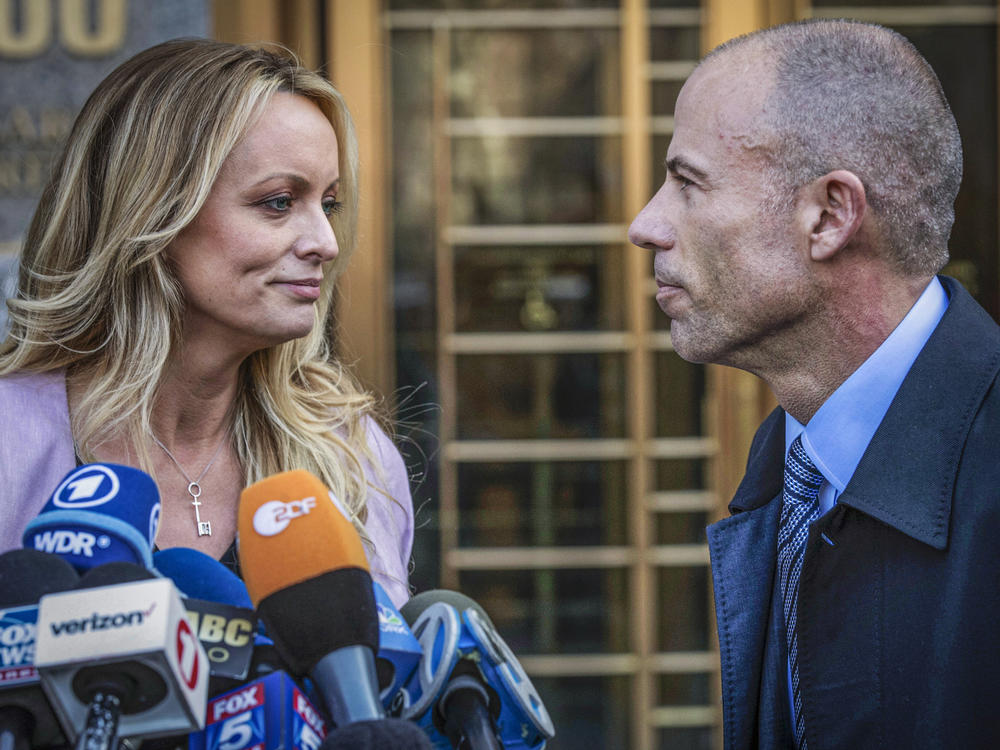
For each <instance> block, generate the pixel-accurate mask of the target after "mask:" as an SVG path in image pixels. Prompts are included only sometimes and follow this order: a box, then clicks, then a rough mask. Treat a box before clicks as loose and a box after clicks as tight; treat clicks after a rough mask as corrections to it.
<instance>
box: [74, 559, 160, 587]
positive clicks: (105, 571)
mask: <svg viewBox="0 0 1000 750" xmlns="http://www.w3.org/2000/svg"><path fill="white" fill-rule="evenodd" d="M150 578H156V575H155V574H153V573H151V572H150V571H149V570H148V569H147V568H144V567H143V566H141V565H139V564H138V563H132V562H122V561H119V562H109V563H104V564H103V565H98V566H97V567H96V568H91V569H90V570H88V571H87V572H86V573H84V574H83V575H82V576H80V582H79V583H77V584H76V586H75V587H74V588H78V589H96V588H100V587H101V586H113V585H115V584H116V583H132V582H133V581H148V580H149V579H150Z"/></svg>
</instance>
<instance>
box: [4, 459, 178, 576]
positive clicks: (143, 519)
mask: <svg viewBox="0 0 1000 750" xmlns="http://www.w3.org/2000/svg"><path fill="white" fill-rule="evenodd" d="M159 523H160V493H159V491H158V490H157V489H156V483H155V482H154V481H153V478H152V477H150V476H149V474H146V473H145V472H143V471H139V470H138V469H133V468H132V467H131V466H120V465H118V464H85V465H84V466H80V467H77V468H76V469H74V470H73V471H71V472H70V473H69V474H67V475H66V477H65V478H64V479H63V481H62V482H61V483H60V484H59V486H58V487H56V490H55V492H53V493H52V496H51V497H50V498H49V500H48V502H47V503H46V504H45V507H43V508H42V512H41V513H39V514H38V516H37V517H36V518H34V519H32V520H31V521H30V522H29V523H28V525H27V527H25V530H24V535H23V537H22V543H23V545H24V546H25V547H26V548H30V549H37V550H40V551H42V552H51V553H54V554H57V555H59V556H60V557H62V558H63V559H64V560H66V561H67V562H69V563H70V564H72V565H73V566H74V567H75V568H76V569H77V570H79V571H80V572H83V571H85V570H89V569H90V568H93V567H95V566H97V565H103V564H104V563H109V562H117V561H121V562H132V563H137V564H139V565H143V566H145V567H147V568H148V567H150V566H151V565H152V546H153V540H154V539H155V538H156V529H157V527H158V526H159Z"/></svg>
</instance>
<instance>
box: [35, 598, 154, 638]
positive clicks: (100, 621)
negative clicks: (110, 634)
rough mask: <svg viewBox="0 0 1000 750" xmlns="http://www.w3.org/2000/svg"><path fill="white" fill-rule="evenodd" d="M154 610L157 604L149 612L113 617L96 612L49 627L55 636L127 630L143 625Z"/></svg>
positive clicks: (51, 624)
mask: <svg viewBox="0 0 1000 750" xmlns="http://www.w3.org/2000/svg"><path fill="white" fill-rule="evenodd" d="M154 609H156V602H153V603H152V604H150V605H149V609H147V610H141V609H136V610H133V611H131V612H116V613H115V614H112V615H99V614H97V613H96V612H95V613H94V614H92V615H91V616H90V617H81V618H80V619H77V620H63V621H62V622H53V623H49V627H50V628H52V635H54V636H58V635H75V634H77V633H86V632H88V631H91V632H92V631H97V630H113V629H115V628H127V627H129V626H131V625H142V623H143V622H144V620H145V619H146V618H147V617H149V616H150V615H151V614H153V610H154Z"/></svg>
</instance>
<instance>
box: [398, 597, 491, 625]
mask: <svg viewBox="0 0 1000 750" xmlns="http://www.w3.org/2000/svg"><path fill="white" fill-rule="evenodd" d="M438 602H444V603H445V604H450V605H451V606H452V607H454V608H455V611H457V612H459V613H462V612H464V611H465V610H467V609H474V610H476V612H478V613H479V614H480V615H481V616H482V617H483V618H484V619H485V620H486V621H487V622H488V623H490V624H491V625H492V624H493V621H492V620H491V619H490V616H489V615H488V614H486V610H484V609H483V608H482V607H481V606H479V603H478V602H476V601H475V600H474V599H470V598H469V597H467V596H466V595H465V594H460V593H458V592H457V591H451V590H449V589H431V590H430V591H422V592H420V593H419V594H417V595H416V596H414V597H413V598H412V599H410V600H409V601H408V602H406V604H404V605H403V606H402V607H401V608H400V610H399V614H401V615H402V616H403V619H404V620H406V623H407V624H408V625H412V624H413V623H414V622H416V621H417V618H418V617H420V615H421V614H423V611H424V610H425V609H427V608H428V607H429V606H431V605H432V604H437V603H438Z"/></svg>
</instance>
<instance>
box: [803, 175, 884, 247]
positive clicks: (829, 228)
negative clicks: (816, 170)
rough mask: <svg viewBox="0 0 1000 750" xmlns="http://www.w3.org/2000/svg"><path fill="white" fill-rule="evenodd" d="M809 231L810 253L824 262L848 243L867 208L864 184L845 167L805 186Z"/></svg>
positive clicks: (805, 204) (804, 193)
mask: <svg viewBox="0 0 1000 750" xmlns="http://www.w3.org/2000/svg"><path fill="white" fill-rule="evenodd" d="M799 210H800V212H801V217H802V221H803V224H804V228H805V229H806V231H807V232H808V234H809V255H810V257H811V258H812V260H814V261H817V262H823V261H827V260H830V259H831V258H833V257H834V256H835V255H836V254H837V253H838V252H839V251H840V250H842V249H843V248H844V247H846V246H847V244H848V243H849V242H850V241H851V239H852V238H853V237H854V235H855V234H857V232H858V230H859V229H860V228H861V223H862V222H863V221H864V218H865V214H866V213H867V211H868V201H867V199H866V197H865V186H864V184H863V183H862V182H861V180H860V178H859V177H858V176H857V175H856V174H854V173H853V172H849V171H847V170H846V169H837V170H834V171H833V172H828V173H827V174H825V175H823V176H822V177H820V178H818V179H816V180H814V181H813V182H811V183H810V184H809V185H807V186H806V189H805V191H804V192H803V196H802V202H801V203H800V204H799Z"/></svg>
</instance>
